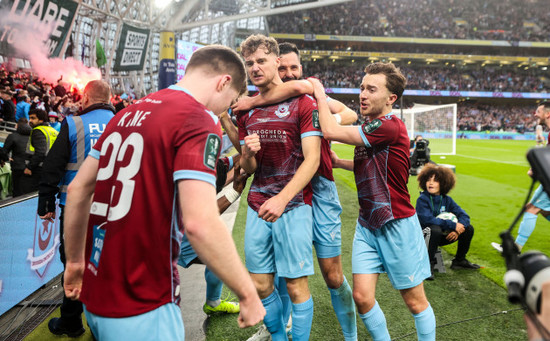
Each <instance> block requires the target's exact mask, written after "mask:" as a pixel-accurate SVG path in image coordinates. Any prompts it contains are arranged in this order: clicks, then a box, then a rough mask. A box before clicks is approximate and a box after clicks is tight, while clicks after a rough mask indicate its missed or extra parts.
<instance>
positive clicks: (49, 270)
mask: <svg viewBox="0 0 550 341" xmlns="http://www.w3.org/2000/svg"><path fill="white" fill-rule="evenodd" d="M37 206H38V198H37V197H36V196H35V197H33V198H30V199H27V200H25V201H22V202H18V203H14V204H12V205H6V206H3V207H0V216H1V217H2V219H1V220H0V234H1V236H2V238H0V315H2V314H3V313H5V312H6V311H8V310H9V309H11V308H12V307H13V306H15V305H16V304H18V303H19V302H21V301H22V300H23V299H25V298H26V297H27V296H29V295H30V294H32V293H33V292H34V291H36V290H37V289H38V288H40V287H41V286H42V285H44V284H46V283H47V282H49V281H50V280H51V279H52V278H54V277H55V276H57V275H59V274H60V273H61V272H62V271H63V264H61V261H60V260H59V238H60V235H59V218H56V219H55V221H54V222H53V223H50V222H48V221H45V220H42V219H40V218H39V217H38V215H37V214H36V207H37ZM59 214H60V211H59V208H58V209H57V213H56V217H59Z"/></svg>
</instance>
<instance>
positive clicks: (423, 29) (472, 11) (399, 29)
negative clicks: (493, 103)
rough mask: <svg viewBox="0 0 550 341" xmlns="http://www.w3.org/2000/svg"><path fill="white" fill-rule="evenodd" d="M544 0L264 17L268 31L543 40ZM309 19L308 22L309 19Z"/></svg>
mask: <svg viewBox="0 0 550 341" xmlns="http://www.w3.org/2000/svg"><path fill="white" fill-rule="evenodd" d="M545 4H546V3H545V2H543V0H533V1H528V2H524V3H522V6H518V5H517V3H515V2H510V1H508V2H502V1H498V0H488V1H476V0H464V1H454V2H449V1H447V0H421V1H413V2H410V1H383V0H374V1H360V0H355V1H350V2H346V3H344V4H341V5H333V6H328V7H320V8H316V9H310V10H304V11H295V12H291V13H285V14H284V15H274V16H269V17H267V20H268V24H269V28H270V31H271V32H276V33H314V34H330V35H354V36H390V37H420V38H440V39H478V40H506V41H511V42H514V41H516V42H517V41H520V40H528V41H548V40H549V38H550V34H549V31H548V30H547V29H545V28H546V27H548V25H550V18H549V16H548V15H547V11H544V10H541V8H544V5H545ZM313 18H314V20H312V19H313Z"/></svg>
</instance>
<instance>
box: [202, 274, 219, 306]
mask: <svg viewBox="0 0 550 341" xmlns="http://www.w3.org/2000/svg"><path fill="white" fill-rule="evenodd" d="M204 279H205V280H206V304H208V305H209V306H211V307H217V306H218V304H220V297H221V296H222V286H223V282H222V281H220V279H219V278H218V277H217V276H216V275H214V273H213V272H212V271H210V270H208V268H205V269H204Z"/></svg>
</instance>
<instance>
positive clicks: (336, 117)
mask: <svg viewBox="0 0 550 341" xmlns="http://www.w3.org/2000/svg"><path fill="white" fill-rule="evenodd" d="M332 116H334V118H335V119H336V123H338V124H342V116H340V114H334V115H332Z"/></svg>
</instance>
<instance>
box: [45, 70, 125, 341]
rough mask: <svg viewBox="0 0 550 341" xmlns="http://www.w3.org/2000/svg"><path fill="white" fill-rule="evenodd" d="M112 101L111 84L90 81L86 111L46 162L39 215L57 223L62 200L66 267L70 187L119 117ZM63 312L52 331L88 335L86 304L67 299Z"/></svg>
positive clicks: (68, 125) (70, 122)
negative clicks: (65, 228)
mask: <svg viewBox="0 0 550 341" xmlns="http://www.w3.org/2000/svg"><path fill="white" fill-rule="evenodd" d="M110 98H111V87H110V86H109V83H107V82H105V81H103V80H93V81H90V82H89V83H88V84H87V85H86V87H85V88H84V92H83V93H82V102H81V103H82V110H80V111H79V112H78V113H76V114H74V115H70V116H68V117H67V118H66V119H65V120H64V122H63V124H62V127H61V131H60V133H59V136H58V138H57V140H56V141H55V144H54V145H53V147H52V151H51V153H50V154H49V155H48V156H47V157H46V160H45V161H44V169H43V170H42V178H41V180H40V185H39V187H38V215H39V216H40V218H42V219H45V220H50V221H53V219H55V212H56V196H57V197H58V198H59V207H60V211H61V212H60V217H59V220H60V224H59V229H60V234H61V238H60V247H59V256H60V258H61V262H62V263H63V266H65V247H64V245H65V240H64V238H63V234H64V219H63V215H64V211H65V204H66V198H67V187H68V186H69V184H70V183H71V181H72V180H73V179H74V177H75V176H76V173H77V172H78V170H79V168H80V165H81V164H82V163H83V162H84V159H85V158H86V157H87V156H88V153H89V152H90V150H91V149H92V147H93V145H94V143H95V142H96V141H97V140H98V139H99V137H100V136H101V134H102V133H103V131H104V130H105V127H106V126H107V124H108V123H109V121H110V120H111V118H113V116H114V114H115V108H114V107H113V106H112V105H111V104H110ZM50 115H51V113H50ZM62 284H63V280H62ZM60 311H61V316H60V317H53V318H51V319H50V321H49V322H48V329H49V330H50V332H51V333H53V334H55V335H63V334H65V335H68V336H69V337H78V336H80V335H82V334H83V333H84V332H85V329H84V326H83V325H82V303H81V302H80V301H73V300H71V299H68V298H67V297H66V296H64V297H63V303H62V304H61V309H60Z"/></svg>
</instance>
